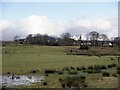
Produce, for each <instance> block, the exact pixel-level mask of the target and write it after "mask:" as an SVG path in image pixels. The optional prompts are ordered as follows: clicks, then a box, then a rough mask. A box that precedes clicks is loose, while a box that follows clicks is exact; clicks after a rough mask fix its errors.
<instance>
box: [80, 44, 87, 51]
mask: <svg viewBox="0 0 120 90" xmlns="http://www.w3.org/2000/svg"><path fill="white" fill-rule="evenodd" d="M80 49H83V50H88V49H89V47H88V46H87V45H81V46H80Z"/></svg>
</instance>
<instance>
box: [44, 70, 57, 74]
mask: <svg viewBox="0 0 120 90" xmlns="http://www.w3.org/2000/svg"><path fill="white" fill-rule="evenodd" d="M55 71H56V70H54V69H46V70H45V73H49V74H52V73H55Z"/></svg>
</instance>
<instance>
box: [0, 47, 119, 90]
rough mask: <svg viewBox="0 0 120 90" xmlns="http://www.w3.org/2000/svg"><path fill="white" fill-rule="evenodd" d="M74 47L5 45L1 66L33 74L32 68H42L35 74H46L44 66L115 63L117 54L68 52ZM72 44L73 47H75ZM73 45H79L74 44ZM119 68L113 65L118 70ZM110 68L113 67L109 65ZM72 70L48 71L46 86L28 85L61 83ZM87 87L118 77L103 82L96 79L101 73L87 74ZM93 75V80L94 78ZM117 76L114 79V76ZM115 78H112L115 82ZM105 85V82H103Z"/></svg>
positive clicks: (107, 83) (111, 84) (58, 67)
mask: <svg viewBox="0 0 120 90" xmlns="http://www.w3.org/2000/svg"><path fill="white" fill-rule="evenodd" d="M69 48H71V46H69V47H67V46H65V47H60V46H59V47H57V46H37V45H36V46H32V45H31V46H5V47H3V48H2V70H3V74H7V73H8V72H10V73H11V74H33V73H30V72H31V71H32V70H36V69H38V70H39V71H38V72H37V73H34V74H38V75H45V74H44V70H45V69H56V70H62V69H63V68H65V67H71V66H72V67H75V68H76V67H82V66H84V67H87V66H90V65H108V64H112V63H115V64H117V63H118V62H117V60H111V59H110V57H115V56H102V57H97V56H79V55H67V54H66V50H67V49H69ZM72 48H73V47H72ZM74 48H79V47H78V46H74ZM115 69H116V68H112V70H115ZM110 70H111V69H110ZM67 76H69V74H66V73H65V74H63V75H59V74H56V73H55V74H49V75H48V76H46V81H47V83H48V85H47V86H43V85H42V83H36V84H34V85H32V86H27V87H37V88H38V87H45V88H47V87H50V88H53V87H61V85H60V82H59V81H58V79H59V78H64V77H67ZM86 77H87V79H86V80H87V81H86V82H87V84H88V87H93V88H94V87H95V88H96V87H116V84H117V77H114V78H112V79H111V78H109V79H108V78H107V79H106V78H105V79H104V80H102V81H101V82H100V81H98V80H96V79H95V78H97V77H102V75H101V74H88V75H87V76H86ZM92 79H93V80H92ZM113 79H114V80H113ZM112 80H113V82H112ZM102 85H104V86H102Z"/></svg>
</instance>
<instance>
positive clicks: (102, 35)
mask: <svg viewBox="0 0 120 90" xmlns="http://www.w3.org/2000/svg"><path fill="white" fill-rule="evenodd" d="M99 39H100V40H101V41H102V46H103V45H104V44H105V43H106V41H108V37H107V35H105V34H100V35H99Z"/></svg>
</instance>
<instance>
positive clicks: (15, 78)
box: [0, 75, 44, 88]
mask: <svg viewBox="0 0 120 90" xmlns="http://www.w3.org/2000/svg"><path fill="white" fill-rule="evenodd" d="M0 78H1V79H2V83H1V84H2V86H4V87H9V88H13V87H15V86H21V85H23V86H24V85H25V86H28V85H32V84H34V83H36V82H41V81H43V80H44V77H43V76H30V75H28V76H27V75H4V76H1V75H0Z"/></svg>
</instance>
